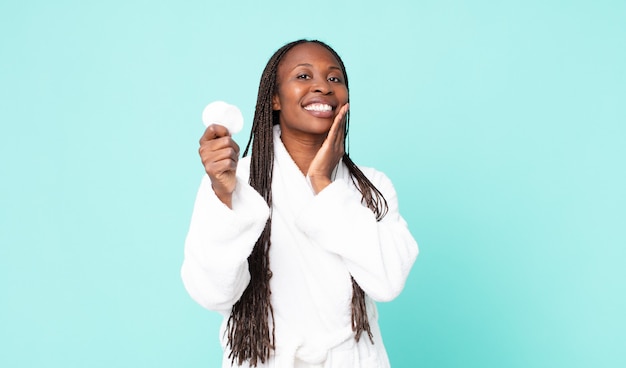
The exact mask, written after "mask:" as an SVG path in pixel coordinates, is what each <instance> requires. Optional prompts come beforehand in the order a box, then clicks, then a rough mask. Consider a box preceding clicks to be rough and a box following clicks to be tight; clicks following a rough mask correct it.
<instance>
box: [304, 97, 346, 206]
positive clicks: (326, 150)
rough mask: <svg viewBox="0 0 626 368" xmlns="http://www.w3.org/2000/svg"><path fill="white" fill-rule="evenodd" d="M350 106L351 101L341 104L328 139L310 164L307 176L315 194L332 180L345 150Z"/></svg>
mask: <svg viewBox="0 0 626 368" xmlns="http://www.w3.org/2000/svg"><path fill="white" fill-rule="evenodd" d="M349 108H350V104H349V103H346V104H345V105H343V106H341V108H340V109H339V112H338V113H337V115H336V116H335V120H334V121H333V125H331V127H330V131H329V132H328V136H326V140H325V141H324V143H323V144H322V147H321V148H320V150H319V151H317V154H316V155H315V157H314V158H313V161H311V165H310V166H309V170H308V172H307V174H306V176H307V177H308V178H309V180H310V182H311V186H312V187H313V191H314V192H315V194H317V193H319V192H321V191H322V190H323V189H324V188H326V187H327V186H328V185H329V184H330V183H331V182H332V180H331V175H332V173H333V170H334V169H335V167H336V166H337V164H338V163H339V160H341V158H342V157H343V154H344V152H345V147H344V140H345V139H344V134H345V126H346V114H347V113H348V109H349Z"/></svg>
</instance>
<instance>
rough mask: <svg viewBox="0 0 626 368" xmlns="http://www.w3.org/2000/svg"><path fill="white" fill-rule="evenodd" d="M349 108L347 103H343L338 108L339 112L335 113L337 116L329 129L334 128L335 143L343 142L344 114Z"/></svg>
mask: <svg viewBox="0 0 626 368" xmlns="http://www.w3.org/2000/svg"><path fill="white" fill-rule="evenodd" d="M349 108H350V104H349V103H346V104H345V105H343V106H341V109H339V113H337V116H336V117H335V122H334V124H333V127H332V129H331V130H334V132H333V134H334V135H333V137H334V143H335V144H343V141H344V134H345V130H346V128H345V127H346V115H347V114H348V109H349Z"/></svg>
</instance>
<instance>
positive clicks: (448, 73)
mask: <svg viewBox="0 0 626 368" xmlns="http://www.w3.org/2000/svg"><path fill="white" fill-rule="evenodd" d="M302 37H307V38H317V39H321V40H323V41H326V42H328V43H329V44H330V45H332V46H333V47H334V48H335V49H336V50H337V51H338V52H339V54H340V55H342V57H343V58H344V61H345V62H346V65H347V69H348V73H349V76H350V83H351V123H352V124H351V140H350V151H351V154H352V156H353V158H354V159H355V160H356V161H357V162H359V163H361V164H363V165H368V166H375V167H377V168H379V169H380V170H382V171H385V172H386V173H387V174H388V175H389V176H390V177H391V178H392V180H393V181H394V183H395V185H396V188H397V190H398V193H399V197H400V206H401V211H402V212H403V214H404V216H405V218H406V220H407V221H408V222H409V224H410V229H411V231H412V233H413V234H414V236H415V238H416V239H417V241H418V242H419V244H420V249H421V254H420V256H419V258H418V261H417V263H416V264H415V267H414V269H413V271H412V273H411V275H410V277H409V280H408V282H407V284H406V288H405V290H404V293H403V294H402V295H401V296H400V297H399V298H398V299H397V300H395V301H393V302H391V303H386V304H381V305H379V308H380V313H381V327H382V329H383V334H384V337H385V342H386V346H387V349H388V352H389V355H390V359H391V362H392V366H393V367H481V368H486V367H625V366H626V353H625V352H624V351H625V350H626V349H625V348H626V313H625V311H626V271H625V263H626V262H625V261H626V234H625V232H626V231H625V229H626V226H625V224H626V213H625V208H626V195H625V193H626V191H625V189H624V188H626V173H625V171H626V170H625V164H624V162H625V159H626V144H625V142H626V128H625V127H624V125H625V123H626V108H625V105H626V2H625V1H610V0H600V1H552V0H547V1H538V0H527V1H501V2H492V1H462V0H444V1H392V0H390V1H383V2H376V3H374V2H371V3H367V2H360V1H338V0H337V1H316V2H307V3H302V4H300V3H297V2H294V1H291V0H290V1H274V2H269V3H266V2H257V1H251V0H250V1H186V2H180V3H179V2H176V1H158V0H155V1H139V0H126V1H107V2H88V1H64V0H59V1H54V2H52V1H50V2H46V1H28V0H26V1H19V2H18V1H3V2H2V3H1V4H0V42H1V43H0V53H1V57H0V63H1V68H0V121H1V130H0V140H1V142H2V143H1V145H0V160H1V172H2V174H1V180H0V199H1V203H0V211H1V212H0V220H1V222H0V245H1V247H0V366H1V367H218V366H219V362H220V357H221V350H220V347H219V343H218V326H219V323H220V316H219V315H218V314H217V313H214V312H209V311H206V310H204V309H202V308H201V307H200V306H198V305H196V304H195V303H194V302H193V301H192V300H191V298H189V297H188V296H187V294H186V292H185V291H184V289H183V286H182V283H181V281H180V276H179V269H180V265H181V262H182V256H183V241H184V238H185V235H186V231H187V226H188V222H189V219H190V215H191V210H192V205H193V200H194V196H195V192H196V189H197V186H198V184H199V180H200V178H201V175H202V173H203V169H202V166H201V164H200V162H199V159H198V157H197V141H198V139H199V137H200V135H201V133H202V131H203V126H202V123H201V119H200V114H201V111H202V109H203V107H204V106H205V104H206V103H208V102H210V101H213V100H217V99H221V100H225V101H228V102H230V103H234V104H236V105H238V106H240V107H241V108H242V111H243V113H244V117H245V119H246V125H245V127H244V132H242V133H239V134H238V135H236V137H235V138H236V139H237V141H238V142H239V143H240V145H244V144H245V142H246V140H247V135H248V133H249V129H250V121H251V119H252V114H253V111H254V103H255V99H256V92H257V88H258V81H259V77H260V75H261V71H262V69H263V67H264V65H265V63H266V61H267V59H268V58H269V57H270V55H271V54H272V53H273V52H274V51H275V50H276V49H277V48H278V47H280V46H281V45H282V44H284V43H286V42H288V41H291V40H294V39H298V38H302Z"/></svg>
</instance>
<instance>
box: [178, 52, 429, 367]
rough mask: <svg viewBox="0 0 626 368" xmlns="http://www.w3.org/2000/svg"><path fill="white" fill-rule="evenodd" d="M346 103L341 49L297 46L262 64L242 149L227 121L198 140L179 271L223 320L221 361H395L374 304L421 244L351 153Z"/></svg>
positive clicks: (387, 193) (399, 281)
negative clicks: (196, 184) (196, 185)
mask: <svg viewBox="0 0 626 368" xmlns="http://www.w3.org/2000/svg"><path fill="white" fill-rule="evenodd" d="M348 101H349V92H348V78H347V74H346V71H345V67H344V65H343V62H342V61H341V58H340V57H339V56H338V55H337V53H336V52H335V51H334V50H333V49H331V48H330V47H329V46H328V45H326V44H324V43H322V42H319V41H306V40H300V41H295V42H292V43H290V44H287V45H285V46H283V47H282V48H280V49H279V50H278V51H277V52H276V53H275V54H274V55H273V56H272V57H271V58H270V60H269V62H268V64H267V66H266V67H265V70H264V72H263V75H262V77H261V83H260V86H259V94H258V99H257V106H256V111H255V116H254V122H253V127H252V132H251V136H250V140H249V141H248V145H247V147H246V149H245V151H244V154H243V156H244V158H243V159H242V160H239V146H238V145H237V144H236V143H235V142H234V140H233V139H232V137H231V136H230V134H229V133H228V130H227V129H226V128H225V127H223V126H220V125H211V126H209V127H207V129H206V131H205V133H204V135H203V136H202V138H201V139H200V150H199V151H200V157H201V160H202V163H203V164H204V168H205V171H206V173H207V175H206V176H205V178H204V179H203V181H202V183H201V186H200V189H199V191H198V195H197V198H196V204H195V207H194V212H193V216H192V221H191V225H190V228H189V233H188V235H187V240H186V244H185V260H184V263H183V267H182V278H183V282H184V284H185V287H186V288H187V291H188V292H189V294H190V295H191V296H192V297H193V298H194V299H195V300H196V301H197V302H198V303H200V304H201V305H203V306H204V307H206V308H208V309H211V310H216V311H219V312H221V313H222V314H223V315H224V322H223V324H222V332H223V333H221V334H220V336H221V338H222V346H223V347H224V358H223V367H232V366H243V367H251V366H252V367H255V366H256V367H326V368H330V367H335V368H336V367H388V366H389V360H388V358H387V353H386V351H385V347H384V345H383V341H382V336H381V334H380V330H379V328H378V321H377V318H378V316H377V312H376V304H375V301H389V300H391V299H393V298H395V297H396V296H397V295H398V294H399V293H400V292H401V291H402V289H403V287H404V283H405V281H406V278H407V275H408V273H409V271H410V269H411V267H412V265H413V262H414V261H415V258H416V256H417V253H418V249H417V244H416V242H415V240H414V239H413V237H412V236H411V234H410V232H409V230H408V228H407V224H406V222H405V221H404V219H403V218H402V217H401V216H400V214H399V213H398V204H397V198H396V193H395V190H394V188H393V185H392V184H391V182H390V181H389V179H388V178H387V177H386V176H385V175H384V174H383V173H381V172H379V171H376V170H374V169H372V168H365V167H359V166H357V165H355V164H354V162H353V161H352V160H351V158H350V157H349V155H348V153H347V152H345V141H346V137H347V134H348V118H349V116H348V115H349V114H348V109H349V104H348ZM250 147H252V152H251V155H250V156H248V151H249V149H250Z"/></svg>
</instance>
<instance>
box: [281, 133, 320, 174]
mask: <svg viewBox="0 0 626 368" xmlns="http://www.w3.org/2000/svg"><path fill="white" fill-rule="evenodd" d="M280 139H281V141H282V142H283V145H284V146H285V148H286V149H287V152H289V155H290V156H291V158H292V160H293V161H294V162H295V163H296V166H298V168H299V169H300V171H301V172H302V174H303V175H306V174H307V172H308V171H309V166H311V162H312V161H313V158H315V155H316V154H317V152H318V151H319V149H320V147H322V144H323V143H324V140H325V139H326V137H325V136H312V135H310V134H301V135H300V134H293V133H292V132H288V131H287V132H285V131H282V132H281V136H280Z"/></svg>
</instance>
